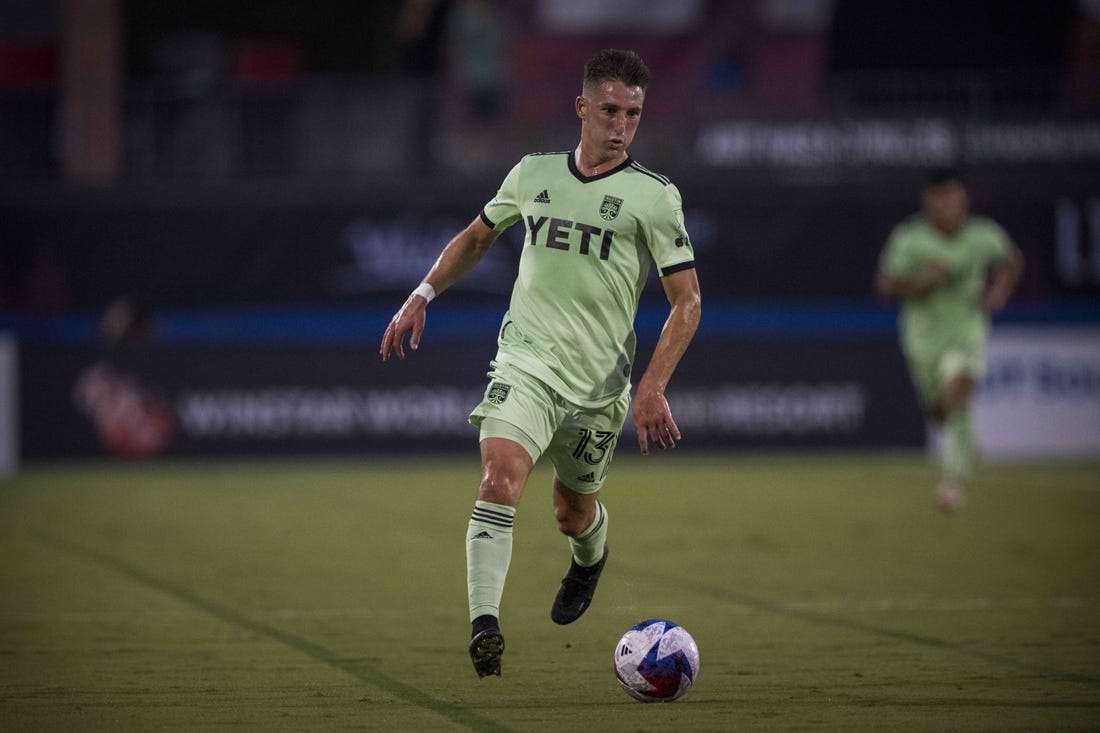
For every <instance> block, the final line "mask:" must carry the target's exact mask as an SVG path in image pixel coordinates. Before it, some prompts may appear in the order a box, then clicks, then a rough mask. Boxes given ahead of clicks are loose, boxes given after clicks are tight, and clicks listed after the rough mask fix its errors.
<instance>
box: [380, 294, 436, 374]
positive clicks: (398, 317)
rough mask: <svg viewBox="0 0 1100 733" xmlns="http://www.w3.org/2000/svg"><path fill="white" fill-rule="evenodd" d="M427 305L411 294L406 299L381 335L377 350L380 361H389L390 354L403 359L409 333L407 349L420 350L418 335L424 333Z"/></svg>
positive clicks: (420, 297) (422, 298)
mask: <svg viewBox="0 0 1100 733" xmlns="http://www.w3.org/2000/svg"><path fill="white" fill-rule="evenodd" d="M427 305H428V301H427V299H425V298H424V296H422V295H417V294H416V293H413V294H412V295H410V296H409V297H408V300H406V301H405V304H404V305H403V306H401V310H399V311H397V313H396V314H395V315H394V317H393V319H392V320H391V321H390V325H389V326H387V327H386V332H385V333H384V334H383V335H382V345H381V347H379V349H378V353H379V354H381V355H382V361H389V360H390V354H397V358H398V359H402V360H403V359H404V358H405V335H406V334H409V333H410V332H411V334H412V335H411V336H410V337H409V348H411V349H412V350H413V351H416V350H417V349H418V348H420V335H421V334H422V333H424V323H425V321H426V320H427V316H426V310H427Z"/></svg>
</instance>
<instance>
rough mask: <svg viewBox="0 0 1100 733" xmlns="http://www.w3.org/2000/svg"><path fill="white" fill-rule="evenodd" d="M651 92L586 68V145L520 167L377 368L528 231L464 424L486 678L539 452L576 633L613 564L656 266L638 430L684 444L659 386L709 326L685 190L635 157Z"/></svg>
mask: <svg viewBox="0 0 1100 733" xmlns="http://www.w3.org/2000/svg"><path fill="white" fill-rule="evenodd" d="M648 83H649V70H648V69H647V68H646V66H645V64H643V63H642V60H641V59H640V58H639V57H638V55H637V54H636V53H634V52H633V51H619V50H605V51H601V52H600V53H597V54H596V55H595V56H593V57H592V58H591V59H589V61H588V62H587V63H586V64H585V67H584V81H583V84H582V88H581V95H580V96H579V97H577V98H576V101H575V109H576V113H577V117H579V118H580V126H581V132H580V143H579V145H578V146H577V147H576V148H575V149H573V150H570V151H566V152H560V153H534V154H531V155H527V156H526V157H524V158H522V159H521V160H520V161H519V163H518V164H516V165H515V167H514V168H512V170H511V172H509V173H508V175H507V176H506V177H505V179H504V182H503V183H502V184H501V186H500V189H499V190H498V191H497V194H496V196H495V197H494V198H493V199H492V200H491V201H489V203H487V204H486V205H485V207H484V208H483V209H482V211H481V213H480V215H479V216H477V217H476V218H474V220H473V221H472V222H471V223H470V224H469V226H467V227H466V228H465V229H464V230H462V231H461V232H460V233H459V234H457V235H456V236H455V237H454V238H453V239H452V240H451V241H450V242H449V243H448V244H447V245H446V247H444V248H443V251H442V253H441V254H440V256H439V258H438V260H436V262H435V264H434V265H433V266H432V268H431V269H430V270H429V272H428V274H427V276H426V277H425V278H424V281H423V282H422V283H421V284H420V286H418V287H417V288H416V289H415V290H414V291H413V292H412V294H411V295H409V297H408V299H407V300H406V301H405V303H404V305H402V306H401V309H400V310H399V311H398V312H397V314H396V315H394V317H393V320H392V321H391V322H390V324H389V326H388V327H387V328H386V332H385V335H384V336H383V337H382V344H381V349H380V352H381V355H382V358H383V360H388V359H389V357H390V355H391V354H396V355H397V357H398V358H399V359H403V358H404V357H405V349H404V343H403V342H404V339H405V337H406V336H409V347H410V348H411V349H414V350H415V349H416V348H418V346H419V344H420V337H421V334H422V333H423V330H424V326H425V309H426V308H427V305H428V303H429V302H430V301H431V300H432V298H434V297H435V296H436V295H437V294H439V293H442V292H443V291H444V290H446V289H447V288H448V287H450V286H451V285H454V284H455V283H456V282H457V281H458V280H459V279H461V278H462V276H464V275H465V274H466V273H468V272H469V271H470V269H471V268H473V267H474V265H475V264H477V262H478V261H479V260H480V259H481V258H482V256H483V255H484V254H485V252H486V250H488V248H489V247H490V246H491V245H492V244H493V241H494V240H495V239H496V238H497V235H499V234H500V233H501V232H502V231H504V230H505V229H507V228H508V227H510V226H512V225H513V224H515V223H517V222H521V223H522V224H523V226H524V227H525V229H526V232H527V233H526V238H525V240H524V245H523V253H522V255H521V257H520V263H519V272H518V275H517V277H516V281H515V284H514V287H513V289H512V297H511V302H510V304H509V308H508V311H507V312H506V313H505V314H504V318H503V321H502V323H501V326H500V331H499V334H498V339H497V343H498V350H497V355H496V358H495V359H494V360H493V361H492V362H491V371H490V372H489V378H490V382H489V384H488V387H487V388H486V390H485V397H484V399H483V400H482V402H481V403H480V404H479V405H477V407H476V408H475V409H474V410H473V413H472V414H471V415H470V422H471V423H472V424H473V425H474V426H476V427H478V428H479V430H480V444H481V484H480V486H479V487H478V493H477V500H476V501H475V502H474V511H473V516H472V517H471V518H470V522H469V526H468V530H467V534H466V565H467V581H468V590H469V604H470V620H471V623H472V627H473V628H472V635H471V636H472V639H471V641H470V646H469V652H470V657H471V659H472V660H473V663H474V669H475V670H476V671H477V673H478V675H479V676H480V677H485V676H486V675H490V674H495V675H499V674H500V668H501V655H502V654H503V652H504V637H503V635H502V634H501V631H500V624H499V620H498V619H499V615H500V599H501V595H502V592H503V589H504V580H505V576H506V574H507V572H508V564H509V562H510V560H511V555H512V525H513V521H514V518H515V514H516V507H517V506H518V504H519V500H520V495H521V494H522V492H523V489H524V485H525V484H526V482H527V478H528V476H529V475H530V473H531V469H532V468H533V466H534V464H535V462H536V461H537V460H538V459H539V458H540V457H541V456H544V455H545V456H546V458H547V459H548V460H549V461H550V462H551V463H552V464H553V466H554V481H553V504H554V515H555V518H556V519H557V523H558V529H559V530H560V531H561V532H562V533H563V534H565V535H566V536H567V537H568V539H569V545H570V548H571V551H572V557H571V560H570V564H569V569H568V571H567V574H566V576H565V578H564V579H563V580H562V583H561V586H560V588H559V589H558V593H557V597H556V598H555V599H554V603H553V606H552V608H551V612H550V616H551V618H552V619H553V620H554V621H555V622H556V623H559V624H568V623H572V622H573V621H575V620H577V618H579V617H580V616H581V614H583V613H584V612H585V610H586V609H587V608H588V606H589V604H590V603H591V601H592V597H593V594H594V592H595V589H596V584H597V582H598V580H599V577H600V573H601V572H602V571H603V567H604V564H605V563H606V562H607V543H606V537H607V529H608V514H607V509H606V508H605V507H604V506H603V504H602V503H601V502H600V501H599V498H598V497H599V491H600V488H601V487H602V486H603V483H604V479H605V478H606V476H607V470H608V466H609V464H610V462H611V456H612V453H613V452H614V450H615V446H616V442H617V441H618V438H619V432H620V430H621V428H622V425H623V422H624V421H625V418H626V414H627V409H628V407H629V404H630V386H631V385H630V375H631V372H632V370H633V368H634V349H635V334H634V327H633V323H634V315H635V312H636V311H637V307H638V299H639V297H640V295H641V292H642V287H643V285H644V284H645V281H646V276H647V274H648V272H649V270H650V268H651V267H652V266H653V265H654V264H655V265H656V267H657V270H658V273H659V275H660V276H661V283H662V284H663V287H664V291H665V294H666V296H667V298H668V301H669V304H670V311H669V315H668V318H667V320H666V321H665V324H664V328H663V329H662V331H661V335H660V338H659V339H658V342H657V345H656V347H655V349H654V352H653V354H652V355H651V357H650V360H649V364H648V366H647V367H646V370H645V373H644V374H643V375H642V378H641V380H640V381H639V383H638V389H637V394H636V396H635V399H634V426H635V428H636V430H637V436H638V446H639V448H640V450H641V452H642V454H643V455H647V454H648V453H649V446H650V441H651V440H652V442H653V444H655V445H656V446H657V447H658V448H661V449H665V448H672V447H674V446H675V445H676V442H677V441H678V440H680V439H681V435H680V431H679V429H678V428H677V427H676V422H675V421H674V420H673V417H672V413H671V411H670V409H669V405H668V402H667V401H666V400H665V387H666V385H667V384H668V382H669V380H670V378H671V377H672V374H673V372H674V371H675V369H676V366H677V364H678V363H679V362H680V359H681V357H682V356H683V354H684V352H685V350H686V349H687V347H688V344H689V342H690V341H691V339H692V337H693V335H694V333H695V329H696V327H697V326H698V323H699V314H700V294H699V282H698V279H697V278H696V274H695V269H694V267H695V263H694V254H693V251H692V246H691V242H690V240H689V239H688V235H687V231H686V230H685V228H684V217H683V211H682V205H681V201H680V192H679V191H678V190H677V189H676V187H675V186H674V185H673V184H672V183H670V182H669V180H668V179H667V178H665V177H664V176H661V175H658V174H656V173H653V172H652V171H650V170H648V169H646V168H645V167H643V166H642V165H641V164H639V163H638V162H636V161H635V160H634V159H632V158H631V157H630V155H629V154H628V153H627V149H628V148H629V147H630V144H631V142H632V141H633V139H634V134H635V133H636V132H637V130H638V123H639V121H640V120H641V117H642V104H643V102H644V101H645V95H646V87H647V85H648Z"/></svg>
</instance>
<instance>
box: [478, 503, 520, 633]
mask: <svg viewBox="0 0 1100 733" xmlns="http://www.w3.org/2000/svg"><path fill="white" fill-rule="evenodd" d="M515 516H516V510H515V508H513V507H510V506H504V505H503V504H493V503H492V502H488V501H475V502H474V513H473V515H472V516H471V517H470V525H469V527H468V528H467V529H466V585H467V587H468V591H469V597H470V620H471V621H473V620H474V619H475V618H477V617H478V616H482V615H484V614H490V615H492V616H496V617H497V618H499V617H500V597H501V595H502V594H503V593H504V578H505V577H506V576H507V575H508V564H509V563H510V562H511V560H512V523H513V521H515Z"/></svg>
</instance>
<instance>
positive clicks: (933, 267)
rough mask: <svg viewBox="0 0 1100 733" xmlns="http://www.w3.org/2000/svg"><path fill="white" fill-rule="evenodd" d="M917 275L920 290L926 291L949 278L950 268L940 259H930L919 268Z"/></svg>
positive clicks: (938, 285) (933, 288)
mask: <svg viewBox="0 0 1100 733" xmlns="http://www.w3.org/2000/svg"><path fill="white" fill-rule="evenodd" d="M918 277H919V281H920V283H921V291H922V292H928V291H929V290H935V289H936V288H938V287H940V286H941V285H943V284H944V283H946V282H947V281H948V280H950V279H951V268H949V267H948V266H947V265H945V264H944V263H943V261H941V260H930V261H929V262H928V263H927V264H925V266H924V267H923V268H922V269H921V271H920V275H919V276H918Z"/></svg>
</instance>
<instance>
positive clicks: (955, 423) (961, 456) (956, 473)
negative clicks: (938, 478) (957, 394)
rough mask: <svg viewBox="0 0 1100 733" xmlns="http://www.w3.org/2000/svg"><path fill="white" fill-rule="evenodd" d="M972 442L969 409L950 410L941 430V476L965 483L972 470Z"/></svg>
mask: <svg viewBox="0 0 1100 733" xmlns="http://www.w3.org/2000/svg"><path fill="white" fill-rule="evenodd" d="M973 443H974V441H973V436H972V433H971V430H970V408H968V407H963V408H959V409H955V410H952V411H951V412H950V413H948V415H947V423H946V424H945V425H944V430H943V476H944V478H946V479H949V480H952V481H958V482H960V483H965V482H966V481H967V480H968V479H969V478H970V474H971V473H972V472H973V470H974V444H973Z"/></svg>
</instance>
